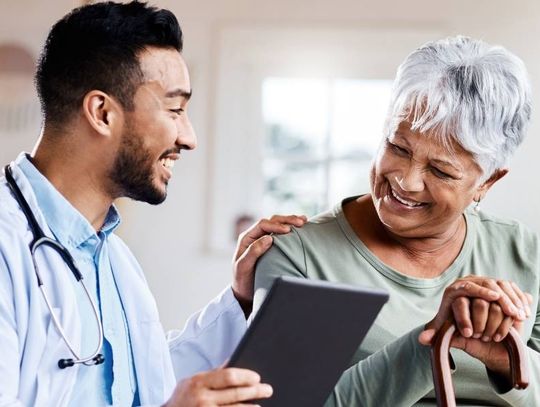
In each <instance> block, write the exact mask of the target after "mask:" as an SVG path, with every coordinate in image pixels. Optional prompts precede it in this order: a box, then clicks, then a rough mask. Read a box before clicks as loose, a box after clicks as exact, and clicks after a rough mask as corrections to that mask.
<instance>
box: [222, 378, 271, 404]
mask: <svg viewBox="0 0 540 407" xmlns="http://www.w3.org/2000/svg"><path fill="white" fill-rule="evenodd" d="M271 395H272V386H270V385H269V384H263V383H257V384H254V385H251V386H243V387H231V388H228V389H222V390H215V391H214V392H213V393H212V399H213V401H214V402H215V403H216V404H217V405H225V404H226V405H230V404H233V403H238V402H242V401H249V400H258V399H266V398H268V397H270V396H271Z"/></svg>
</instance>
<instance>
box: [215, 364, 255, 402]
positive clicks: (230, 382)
mask: <svg viewBox="0 0 540 407" xmlns="http://www.w3.org/2000/svg"><path fill="white" fill-rule="evenodd" d="M260 381H261V377H260V376H259V375H258V374H257V373H255V372H254V371H252V370H247V369H239V368H235V367H229V368H225V369H216V370H212V371H210V372H208V373H205V374H204V385H206V386H205V387H207V388H210V389H214V390H219V389H227V388H229V387H240V386H253V385H256V384H259V383H260ZM238 401H242V400H238Z"/></svg>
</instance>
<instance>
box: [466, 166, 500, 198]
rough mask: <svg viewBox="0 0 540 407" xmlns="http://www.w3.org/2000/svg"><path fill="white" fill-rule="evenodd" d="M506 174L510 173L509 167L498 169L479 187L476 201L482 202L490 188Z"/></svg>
mask: <svg viewBox="0 0 540 407" xmlns="http://www.w3.org/2000/svg"><path fill="white" fill-rule="evenodd" d="M506 174H508V168H499V169H496V170H495V171H494V172H493V174H491V176H490V177H489V178H488V179H487V180H486V181H484V183H483V184H482V185H480V186H479V187H478V191H477V192H476V195H475V196H474V200H475V202H480V201H481V200H482V199H484V196H486V194H487V192H488V191H489V189H490V188H491V187H492V186H493V185H494V184H495V183H496V182H497V181H498V180H500V179H501V178H502V177H504V176H505V175H506Z"/></svg>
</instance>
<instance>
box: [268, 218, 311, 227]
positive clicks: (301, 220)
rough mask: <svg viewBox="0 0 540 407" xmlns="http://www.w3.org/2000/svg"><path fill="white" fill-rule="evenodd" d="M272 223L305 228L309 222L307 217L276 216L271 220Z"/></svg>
mask: <svg viewBox="0 0 540 407" xmlns="http://www.w3.org/2000/svg"><path fill="white" fill-rule="evenodd" d="M270 221H271V222H277V223H287V224H289V225H294V226H298V227H300V226H304V223H306V222H307V216H306V215H274V216H272V217H271V218H270Z"/></svg>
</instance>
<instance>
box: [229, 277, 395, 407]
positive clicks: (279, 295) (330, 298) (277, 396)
mask: <svg viewBox="0 0 540 407" xmlns="http://www.w3.org/2000/svg"><path fill="white" fill-rule="evenodd" d="M387 300H388V294H387V293H386V292H385V291H382V290H379V289H373V288H360V287H353V286H347V285H343V284H335V283H329V282H326V281H314V280H306V279H301V278H292V277H280V278H278V279H276V281H275V282H274V285H273V286H272V288H271V290H270V292H269V293H268V295H267V297H266V299H265V300H264V302H263V304H262V306H261V308H260V310H259V312H258V313H257V315H256V316H255V318H254V319H253V322H252V324H251V326H250V327H249V329H248V330H247V332H246V334H245V335H244V337H243V338H242V340H241V341H240V343H239V344H238V347H237V348H236V350H235V351H234V353H233V355H232V356H231V358H230V360H229V363H228V366H229V367H239V368H245V369H251V370H254V371H256V372H257V373H259V374H260V375H261V380H262V382H263V383H269V384H271V385H272V387H273V389H274V394H273V395H272V397H271V398H270V399H267V400H257V404H260V405H261V406H265V407H272V406H276V407H277V406H279V407H289V406H295V407H303V406H305V407H318V406H322V405H323V404H324V402H325V401H326V399H327V398H328V396H329V395H330V393H331V392H332V389H333V388H334V386H335V384H336V383H337V381H338V380H339V378H340V376H341V374H342V373H343V371H344V370H345V369H346V368H347V367H348V365H349V363H350V362H351V359H352V357H353V355H354V353H355V351H356V350H357V349H358V347H359V346H360V343H361V342H362V340H363V339H364V337H365V336H366V334H367V332H368V330H369V328H370V326H371V324H372V323H373V321H374V320H375V318H376V316H377V314H378V313H379V311H380V310H381V308H382V306H383V305H384V303H385V302H386V301H387Z"/></svg>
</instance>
